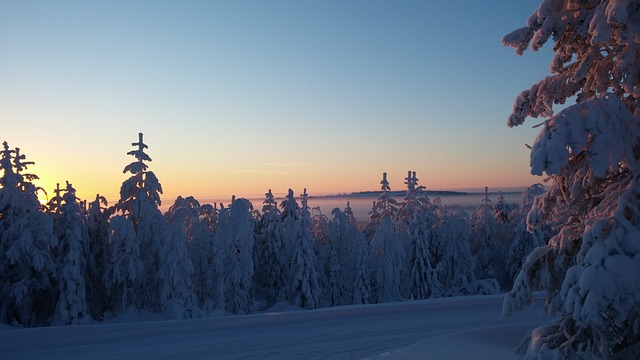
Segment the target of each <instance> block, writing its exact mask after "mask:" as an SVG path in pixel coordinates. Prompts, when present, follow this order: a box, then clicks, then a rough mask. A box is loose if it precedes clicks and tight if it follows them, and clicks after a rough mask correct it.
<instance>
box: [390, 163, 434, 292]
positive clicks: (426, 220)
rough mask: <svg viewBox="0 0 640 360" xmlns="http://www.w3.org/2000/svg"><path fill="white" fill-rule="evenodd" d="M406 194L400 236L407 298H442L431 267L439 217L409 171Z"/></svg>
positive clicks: (400, 218)
mask: <svg viewBox="0 0 640 360" xmlns="http://www.w3.org/2000/svg"><path fill="white" fill-rule="evenodd" d="M405 184H406V185H407V192H406V195H405V198H404V202H403V203H402V204H401V206H400V209H399V210H398V218H399V222H400V224H401V227H400V228H401V236H402V237H403V239H404V243H405V246H406V249H407V269H406V275H405V277H406V281H403V283H404V284H406V285H408V297H409V298H412V299H426V298H429V297H434V296H440V295H441V294H442V284H440V281H439V280H438V277H437V273H436V271H435V270H434V267H435V266H432V262H433V257H432V255H431V251H432V249H431V247H432V246H431V243H432V239H433V237H434V235H435V234H434V233H435V231H434V230H435V229H434V228H435V222H436V219H437V218H436V215H435V213H434V211H433V206H432V205H431V203H430V200H429V198H427V197H426V196H425V195H424V193H423V190H424V186H420V185H418V178H417V177H416V173H415V171H414V172H411V171H409V172H408V175H407V177H406V178H405Z"/></svg>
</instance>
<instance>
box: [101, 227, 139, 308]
mask: <svg viewBox="0 0 640 360" xmlns="http://www.w3.org/2000/svg"><path fill="white" fill-rule="evenodd" d="M109 243H110V244H111V252H110V258H111V261H110V262H109V265H108V266H107V269H106V271H105V273H104V284H105V287H106V288H107V294H109V298H110V302H111V306H110V307H111V308H112V309H113V311H114V312H116V313H117V312H119V311H123V310H127V309H132V310H138V309H140V308H141V306H140V304H141V303H142V300H141V296H142V291H141V289H142V281H143V276H144V264H143V263H142V257H141V255H140V251H141V250H140V241H139V239H138V237H137V236H136V232H135V230H134V229H133V223H132V222H131V221H129V219H127V218H126V217H124V216H122V215H117V216H114V217H112V218H111V221H110V222H109Z"/></svg>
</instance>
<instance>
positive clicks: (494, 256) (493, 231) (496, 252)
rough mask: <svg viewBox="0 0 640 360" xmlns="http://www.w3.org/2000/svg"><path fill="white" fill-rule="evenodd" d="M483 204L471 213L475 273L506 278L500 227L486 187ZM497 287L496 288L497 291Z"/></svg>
mask: <svg viewBox="0 0 640 360" xmlns="http://www.w3.org/2000/svg"><path fill="white" fill-rule="evenodd" d="M482 202H483V204H482V205H480V206H478V207H477V208H476V209H475V210H474V212H473V214H471V244H470V248H471V254H472V255H473V257H474V260H475V261H474V263H475V274H476V277H477V278H478V279H495V280H496V281H498V282H500V279H504V278H506V274H505V272H504V271H503V269H504V268H505V266H506V265H505V261H504V256H505V254H504V252H505V250H504V248H503V244H502V243H501V240H500V228H499V224H498V221H497V220H496V218H495V216H494V212H493V207H492V206H491V205H490V204H489V203H490V202H491V199H489V192H488V189H487V188H486V187H485V192H484V195H483V198H482ZM497 290H498V289H496V291H497Z"/></svg>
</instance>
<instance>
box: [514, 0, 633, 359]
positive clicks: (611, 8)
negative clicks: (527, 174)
mask: <svg viewBox="0 0 640 360" xmlns="http://www.w3.org/2000/svg"><path fill="white" fill-rule="evenodd" d="M639 19H640V2H638V1H634V0H625V1H622V0H616V1H614V0H610V1H606V0H592V1H568V0H555V1H551V0H545V1H542V3H541V5H540V6H539V7H538V9H537V10H536V11H535V13H534V14H533V15H532V16H531V17H530V18H529V20H528V21H527V24H526V26H525V27H523V28H521V29H518V30H516V31H514V32H512V33H511V34H508V35H506V36H505V37H504V38H503V43H504V44H506V45H508V46H512V47H514V48H516V52H517V53H518V54H522V53H523V52H524V50H525V49H526V48H527V47H528V46H530V47H531V49H532V50H534V51H535V50H538V49H539V48H541V47H542V46H543V45H544V44H546V43H547V41H548V40H549V39H551V38H552V39H553V42H554V45H553V50H554V52H555V57H554V59H553V60H552V62H551V72H552V75H550V76H548V77H546V78H544V79H542V80H541V81H539V82H538V83H536V84H534V85H533V86H532V87H531V89H529V90H525V91H523V92H522V93H521V94H520V96H518V97H517V99H516V101H515V104H514V111H513V113H512V115H511V116H510V117H509V120H508V125H509V126H516V125H520V124H522V123H523V122H524V121H525V119H526V117H529V116H530V117H538V116H541V117H543V118H547V120H545V121H544V122H543V123H542V126H541V132H540V135H539V136H538V138H537V139H536V141H535V143H534V145H533V148H532V150H531V172H532V173H533V174H536V175H541V174H542V173H546V174H547V175H549V176H550V177H551V180H552V183H551V186H550V187H549V189H548V191H547V192H546V193H545V194H544V195H542V196H539V197H537V198H536V200H535V202H534V205H533V208H532V210H531V211H530V212H529V215H528V218H527V225H528V227H529V229H536V228H538V227H539V226H550V227H551V228H553V229H554V231H555V233H556V235H554V236H553V237H552V238H551V239H549V242H548V243H547V245H544V246H542V247H538V248H537V249H535V250H534V251H533V252H532V253H531V254H530V255H529V257H528V258H527V260H526V262H525V264H524V265H523V267H522V269H521V271H520V273H519V275H518V277H517V279H516V282H515V285H514V287H513V289H512V291H511V292H510V293H508V294H507V295H506V296H505V302H504V308H503V312H504V314H505V315H508V314H510V313H512V312H513V311H516V310H518V309H520V308H522V307H523V306H525V305H527V304H529V303H531V301H532V295H531V294H532V291H533V290H537V289H539V288H543V289H546V290H547V310H548V311H550V312H559V317H558V318H557V320H554V321H552V322H551V323H549V324H546V325H544V326H542V327H539V328H537V329H536V330H534V332H533V333H532V335H531V342H530V344H529V348H528V351H527V356H528V357H529V358H620V359H631V358H638V356H640V325H639V324H640V281H638V279H637V274H638V273H639V272H640V166H639V164H638V160H639V158H640V152H639V151H638V149H639V140H640V115H639V114H640V112H639V110H640V105H639V104H640V103H639V101H638V100H639V98H640V86H639V85H640V76H638V75H639V74H640V57H638V49H639V46H640V45H639V44H638V38H639V37H640V32H639V31H640V30H639V28H640V20H639ZM574 96H575V102H576V103H575V104H572V105H570V106H568V107H567V108H566V109H564V110H562V111H561V112H559V113H557V114H554V111H553V110H554V109H553V104H562V103H565V102H566V101H567V100H568V99H569V98H571V97H574Z"/></svg>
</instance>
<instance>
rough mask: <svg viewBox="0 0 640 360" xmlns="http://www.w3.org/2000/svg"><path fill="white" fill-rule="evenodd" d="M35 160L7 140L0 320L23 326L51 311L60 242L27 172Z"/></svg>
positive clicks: (1, 197)
mask: <svg viewBox="0 0 640 360" xmlns="http://www.w3.org/2000/svg"><path fill="white" fill-rule="evenodd" d="M32 164H33V162H27V161H25V156H24V155H22V154H20V149H18V148H16V149H15V150H11V149H10V148H9V145H8V144H7V143H6V142H4V143H3V150H2V153H1V157H0V169H2V171H3V175H2V177H0V321H2V322H4V323H7V324H13V325H20V326H38V325H45V324H46V322H47V321H48V319H49V318H50V317H51V315H52V314H53V311H54V308H53V306H54V305H55V299H53V293H54V292H55V291H54V289H53V288H52V287H53V280H54V278H55V263H54V260H53V258H52V256H51V253H50V249H51V248H53V247H55V246H56V245H57V239H56V237H55V235H54V233H53V222H52V220H51V218H50V217H49V216H48V215H46V214H45V213H43V212H42V211H41V209H40V202H39V201H38V196H37V188H36V186H35V185H33V183H32V182H31V181H33V180H36V179H37V178H38V177H37V176H36V175H33V174H24V173H23V171H24V170H26V168H27V166H29V165H32Z"/></svg>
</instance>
